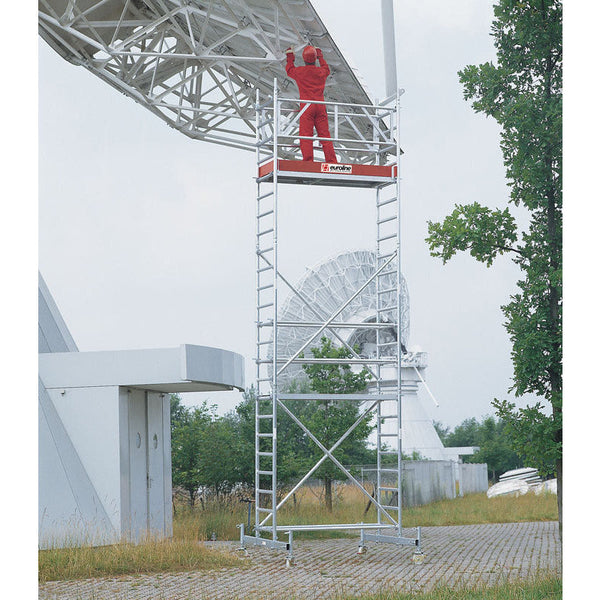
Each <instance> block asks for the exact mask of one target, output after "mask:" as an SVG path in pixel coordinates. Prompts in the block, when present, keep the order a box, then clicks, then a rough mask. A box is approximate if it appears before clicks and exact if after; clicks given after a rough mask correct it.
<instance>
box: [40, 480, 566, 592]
mask: <svg viewBox="0 0 600 600" xmlns="http://www.w3.org/2000/svg"><path fill="white" fill-rule="evenodd" d="M366 505H367V500H366V498H365V497H364V495H362V494H361V493H360V492H359V490H358V489H357V488H355V487H354V486H349V485H340V486H338V488H337V493H336V498H335V504H334V508H333V512H332V513H328V512H327V511H326V510H325V508H324V502H323V498H322V497H321V495H320V491H319V490H318V489H310V488H308V487H305V488H302V489H301V490H299V492H298V493H297V494H296V498H295V502H294V501H293V500H292V499H290V500H289V501H288V503H287V504H286V505H285V506H284V507H283V509H282V510H281V512H280V513H279V523H281V524H285V525H292V524H320V523H360V522H365V523H368V522H373V521H375V519H376V511H375V510H374V507H373V506H371V508H370V509H369V511H368V512H367V514H366V515H365V508H366ZM247 518H248V505H247V504H246V503H244V502H241V501H237V500H230V501H228V502H226V503H222V502H221V503H219V502H206V503H205V507H204V509H202V508H200V507H196V508H194V509H191V508H189V507H187V506H184V505H178V506H176V511H175V515H174V519H173V539H172V540H166V541H153V540H148V541H146V542H145V543H143V544H139V545H132V544H117V545H114V546H100V547H89V546H88V547H82V548H63V549H55V550H42V551H40V552H39V580H40V581H41V582H45V581H54V580H63V579H84V578H88V577H103V576H118V575H125V574H138V573H157V572H176V571H193V570H197V569H218V568H223V567H231V566H236V567H239V566H242V565H244V562H243V561H241V560H240V559H239V558H237V557H236V556H234V555H232V554H227V553H223V552H219V551H216V550H212V549H209V548H207V547H205V546H203V545H201V544H199V542H200V541H204V540H208V539H210V538H211V535H212V534H213V533H215V534H216V538H217V539H218V540H237V539H239V529H238V527H237V526H238V525H239V524H240V523H245V522H246V521H247ZM557 518H558V513H557V507H556V496H554V495H552V494H543V495H540V496H535V495H533V494H526V495H525V496H520V497H518V498H512V497H500V498H492V499H488V498H487V496H486V495H485V494H472V495H469V496H465V497H464V498H456V499H454V500H442V501H439V502H433V503H431V504H427V505H425V506H417V507H413V508H406V509H404V510H403V518H402V522H403V525H404V526H405V527H416V526H418V525H421V526H443V525H473V524H479V523H514V522H524V521H554V520H557ZM355 535H356V533H346V532H339V531H338V532H334V531H329V532H303V533H297V534H295V535H294V538H295V539H301V538H320V537H351V536H355ZM511 593H512V592H511ZM458 597H461V598H463V597H464V598H486V600H487V598H499V599H504V598H507V599H511V600H512V599H513V598H515V599H516V598H530V597H531V598H537V596H514V595H513V596H510V595H509V596H431V598H432V600H433V599H435V600H437V599H438V598H439V599H440V600H441V599H445V598H448V599H453V598H458ZM545 597H546V596H544V598H545ZM547 597H548V598H552V597H556V596H547ZM387 598H390V599H391V598H394V599H395V598H398V599H401V598H404V597H403V596H381V597H379V596H378V597H373V600H375V599H377V600H387ZM426 598H427V597H423V598H422V600H426Z"/></svg>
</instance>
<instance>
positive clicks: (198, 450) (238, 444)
mask: <svg viewBox="0 0 600 600" xmlns="http://www.w3.org/2000/svg"><path fill="white" fill-rule="evenodd" d="M241 427H242V421H241V420H240V419H239V417H238V416H237V415H236V414H235V413H230V414H227V415H225V416H224V417H218V416H217V415H216V413H215V407H214V406H212V407H209V406H208V404H207V403H206V402H204V403H202V405H200V406H197V407H186V406H183V405H182V404H181V399H180V398H179V397H178V396H176V395H172V396H171V460H172V480H173V485H174V486H179V487H181V488H183V489H184V490H185V491H186V492H187V494H188V498H189V501H190V505H191V506H194V504H195V502H196V499H197V497H198V491H199V489H200V488H207V489H209V490H210V491H211V492H212V493H213V494H215V495H216V496H217V497H218V496H220V495H222V494H225V493H228V492H230V491H231V489H232V488H233V487H234V486H235V485H236V484H237V483H245V482H247V481H248V479H249V478H250V480H252V479H253V473H254V471H253V466H249V465H250V463H251V460H252V456H253V452H252V451H250V452H248V449H247V448H246V447H245V446H244V444H243V438H242V436H241Z"/></svg>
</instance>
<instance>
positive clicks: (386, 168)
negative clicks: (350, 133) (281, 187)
mask: <svg viewBox="0 0 600 600" xmlns="http://www.w3.org/2000/svg"><path fill="white" fill-rule="evenodd" d="M273 172H274V162H273V161H272V160H270V161H268V162H266V163H263V164H262V165H260V166H259V168H258V179H259V180H260V181H263V182H269V181H272V180H273ZM396 172H397V169H396V165H361V164H356V163H351V164H348V163H335V164H332V163H325V162H313V161H302V160H282V159H280V160H278V161H277V179H278V181H279V183H295V184H297V183H303V184H309V185H329V186H339V187H358V188H377V187H382V186H385V185H387V184H392V183H394V182H395V177H396Z"/></svg>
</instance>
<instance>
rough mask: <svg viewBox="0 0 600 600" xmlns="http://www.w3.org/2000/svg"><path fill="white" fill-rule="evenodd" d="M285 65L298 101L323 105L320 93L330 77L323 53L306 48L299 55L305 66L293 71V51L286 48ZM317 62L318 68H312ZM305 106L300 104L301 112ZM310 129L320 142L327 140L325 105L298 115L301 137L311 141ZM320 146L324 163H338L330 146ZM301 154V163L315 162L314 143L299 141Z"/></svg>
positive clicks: (310, 108)
mask: <svg viewBox="0 0 600 600" xmlns="http://www.w3.org/2000/svg"><path fill="white" fill-rule="evenodd" d="M285 52H286V54H287V64H286V65H285V72H286V73H287V74H288V77H291V78H292V79H293V80H294V81H295V82H296V84H297V85H298V91H299V92H300V100H320V101H321V102H323V101H324V98H323V90H324V88H325V80H326V79H327V77H328V76H329V73H330V71H329V65H328V64H327V63H326V62H325V58H323V51H322V50H321V49H320V48H315V47H313V46H306V48H304V51H303V52H302V58H303V59H304V63H305V66H303V67H296V66H295V65H294V60H295V56H294V51H293V50H292V49H291V48H288V49H287V50H286V51H285ZM317 59H319V65H320V66H318V67H317V65H316V64H315V63H316V61H317ZM305 106H306V103H305V102H301V103H300V110H302V109H303V108H304V107H305ZM313 129H316V130H317V135H318V136H319V137H320V138H330V137H331V135H330V133H329V122H328V118H327V110H326V109H325V105H324V104H309V105H308V107H307V108H306V110H305V111H304V112H303V113H302V114H301V115H300V135H301V136H306V137H310V136H312V135H313ZM321 146H322V147H323V152H324V153H325V161H326V162H328V163H337V158H336V156H335V150H334V149H333V143H332V142H330V141H325V140H321ZM300 151H301V152H302V160H314V156H313V141H312V140H300Z"/></svg>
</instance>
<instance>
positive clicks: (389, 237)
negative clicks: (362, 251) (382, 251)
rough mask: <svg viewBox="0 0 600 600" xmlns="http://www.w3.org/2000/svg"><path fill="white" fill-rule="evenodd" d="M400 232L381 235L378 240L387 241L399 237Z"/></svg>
mask: <svg viewBox="0 0 600 600" xmlns="http://www.w3.org/2000/svg"><path fill="white" fill-rule="evenodd" d="M397 237H398V234H396V233H390V234H389V235H384V236H383V237H380V238H378V239H377V241H378V242H385V241H386V240H391V239H394V238H397Z"/></svg>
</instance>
